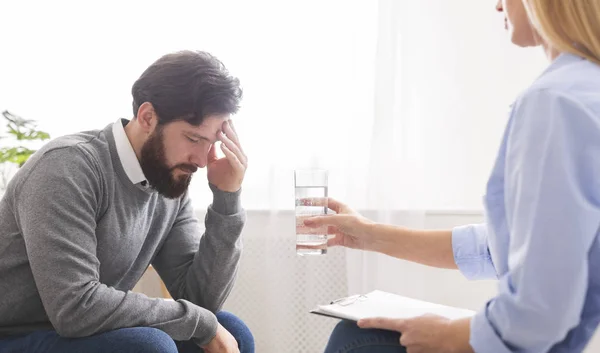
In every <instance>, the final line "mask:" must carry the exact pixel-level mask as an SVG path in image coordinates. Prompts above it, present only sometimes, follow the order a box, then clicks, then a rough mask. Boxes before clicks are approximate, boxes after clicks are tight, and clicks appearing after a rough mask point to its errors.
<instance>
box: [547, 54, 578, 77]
mask: <svg viewBox="0 0 600 353" xmlns="http://www.w3.org/2000/svg"><path fill="white" fill-rule="evenodd" d="M581 60H585V58H582V57H581V56H578V55H575V54H571V53H567V52H563V53H560V54H559V55H558V56H557V57H556V58H554V60H553V61H552V62H551V63H550V65H549V66H548V67H547V68H546V70H544V71H543V73H542V74H541V75H540V77H541V76H545V75H546V74H548V73H550V72H552V71H556V70H558V69H560V68H562V67H564V66H567V65H570V64H572V63H575V62H578V61H581Z"/></svg>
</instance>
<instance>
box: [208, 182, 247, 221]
mask: <svg viewBox="0 0 600 353" xmlns="http://www.w3.org/2000/svg"><path fill="white" fill-rule="evenodd" d="M209 187H210V189H211V190H212V192H213V202H212V205H211V208H212V209H213V211H215V212H217V213H219V214H222V215H224V216H230V215H234V214H236V213H240V212H241V211H242V203H241V200H240V194H241V193H242V190H241V189H240V190H238V191H236V192H227V191H222V190H220V189H219V188H217V187H216V186H214V185H213V184H209Z"/></svg>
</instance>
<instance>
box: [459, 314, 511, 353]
mask: <svg viewBox="0 0 600 353" xmlns="http://www.w3.org/2000/svg"><path fill="white" fill-rule="evenodd" d="M488 305H489V303H488V304H487V305H486V306H485V308H483V310H480V311H479V312H477V314H475V316H473V318H472V319H471V338H470V339H469V344H470V345H471V347H472V348H473V351H475V352H477V353H512V352H513V351H512V350H511V349H509V348H508V347H507V346H506V344H505V343H504V341H502V339H501V338H500V336H498V333H497V332H496V330H495V329H494V327H493V326H492V324H491V323H490V321H489V320H488V318H487V310H488Z"/></svg>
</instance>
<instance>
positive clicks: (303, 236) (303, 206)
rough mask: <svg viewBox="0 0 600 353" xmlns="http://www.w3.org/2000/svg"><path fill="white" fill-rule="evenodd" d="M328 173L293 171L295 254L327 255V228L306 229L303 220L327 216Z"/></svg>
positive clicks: (323, 171)
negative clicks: (294, 190)
mask: <svg viewBox="0 0 600 353" xmlns="http://www.w3.org/2000/svg"><path fill="white" fill-rule="evenodd" d="M327 178H328V172H327V171H326V170H321V169H307V170H296V171H294V186H295V187H296V253H297V254H298V255H301V256H304V255H324V254H327V226H322V227H318V228H308V227H306V226H305V225H304V220H305V219H307V218H310V217H314V216H323V215H326V214H327V206H328V205H327V204H328V203H327Z"/></svg>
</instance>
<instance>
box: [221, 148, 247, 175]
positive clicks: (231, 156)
mask: <svg viewBox="0 0 600 353" xmlns="http://www.w3.org/2000/svg"><path fill="white" fill-rule="evenodd" d="M221 151H223V153H224V154H225V157H226V158H227V160H228V161H229V164H230V165H231V167H232V168H233V169H235V170H236V171H238V172H239V173H243V172H244V171H245V170H246V166H245V165H244V164H242V162H241V161H240V160H239V159H238V157H237V156H236V155H235V153H233V152H232V151H231V150H230V149H229V148H228V147H227V146H226V145H225V144H224V143H222V144H221Z"/></svg>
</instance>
